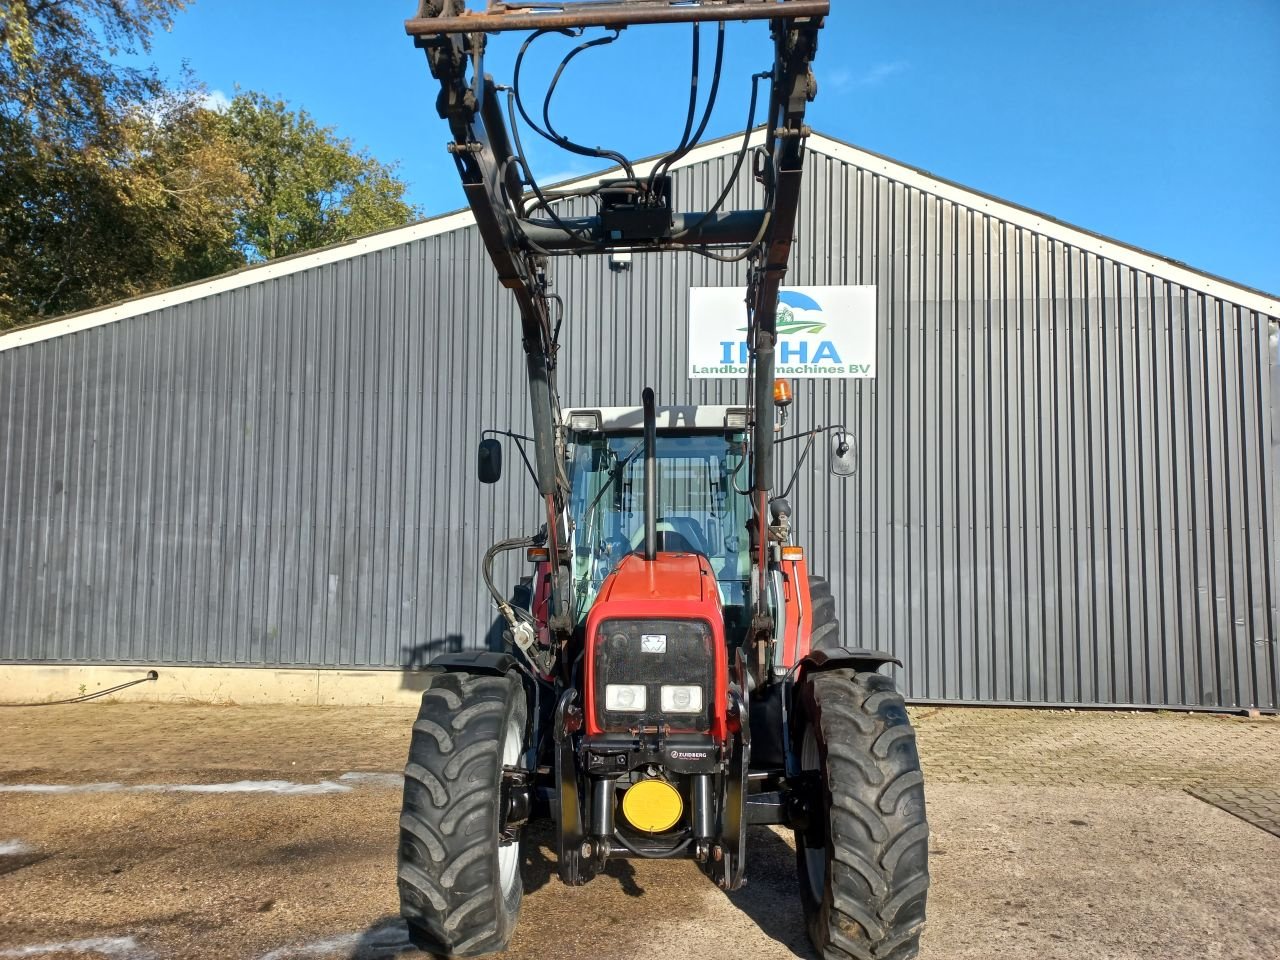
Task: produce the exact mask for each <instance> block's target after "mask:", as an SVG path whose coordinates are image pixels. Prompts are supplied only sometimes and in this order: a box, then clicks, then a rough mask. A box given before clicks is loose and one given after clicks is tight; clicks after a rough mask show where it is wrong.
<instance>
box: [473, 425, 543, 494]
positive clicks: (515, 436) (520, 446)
mask: <svg viewBox="0 0 1280 960" xmlns="http://www.w3.org/2000/svg"><path fill="white" fill-rule="evenodd" d="M490 433H494V434H498V435H499V436H503V437H510V438H511V439H512V440H514V441H515V442H516V452H517V453H519V454H520V459H521V460H523V461H524V468H525V470H527V471H528V472H529V479H531V480H532V481H533V484H534V486H537V485H538V475H537V474H536V473H534V472H533V464H532V463H530V462H529V456H528V454H526V453H525V452H524V441H526V440H527V441H529V442H530V443H532V442H533V437H526V436H525V435H524V434H523V433H512V432H511V431H510V430H481V431H480V439H481V440H483V439H484V438H485V436H487V435H488V434H490Z"/></svg>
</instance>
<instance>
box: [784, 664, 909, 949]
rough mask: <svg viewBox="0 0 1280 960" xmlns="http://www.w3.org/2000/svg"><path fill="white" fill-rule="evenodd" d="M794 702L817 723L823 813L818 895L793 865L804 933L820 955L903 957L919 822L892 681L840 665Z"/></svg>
mask: <svg viewBox="0 0 1280 960" xmlns="http://www.w3.org/2000/svg"><path fill="white" fill-rule="evenodd" d="M801 701H802V703H803V704H804V706H805V713H806V722H816V725H817V728H816V730H815V734H816V736H817V739H818V749H819V753H820V755H821V756H822V758H823V763H822V766H823V769H824V786H823V789H824V794H825V796H824V808H825V809H826V810H827V811H829V812H828V814H827V816H828V817H829V820H828V831H827V832H828V840H827V842H828V843H829V848H828V850H829V853H828V861H827V870H826V873H825V874H824V876H825V877H826V881H825V883H826V886H827V887H828V888H829V893H828V892H827V891H825V890H824V891H819V892H818V896H821V897H822V898H823V899H822V900H821V901H818V900H817V899H815V898H814V895H813V892H812V891H809V890H808V887H809V883H808V881H807V880H805V879H804V873H805V867H804V861H803V859H800V861H799V863H800V868H801V874H802V884H801V885H802V895H803V899H804V901H805V907H806V914H807V915H808V920H809V931H810V936H811V938H812V939H813V941H814V945H815V946H816V947H817V949H818V952H819V953H820V954H821V955H822V956H823V957H825V958H827V960H849V958H856V960H909V958H911V957H915V956H916V955H917V953H918V951H919V939H920V932H921V930H922V929H923V926H924V914H925V900H926V893H927V890H928V886H929V871H928V844H929V826H928V822H927V820H926V818H925V801H924V779H923V776H922V775H921V772H920V758H919V754H918V752H917V749H916V743H915V734H914V732H913V731H912V729H911V725H910V720H909V719H908V717H907V712H906V706H905V704H904V702H903V700H902V697H901V695H900V694H899V693H897V691H896V689H895V685H894V682H893V678H892V677H889V676H886V675H883V674H878V673H872V672H860V671H855V670H853V669H849V668H837V669H833V670H827V671H824V672H822V673H818V674H815V675H813V676H812V677H811V678H809V679H808V680H807V681H806V689H804V690H803V691H802V698H801ZM855 757H856V759H855ZM868 769H872V770H874V771H876V776H875V777H870V776H868V775H867V770H868ZM800 840H801V837H800V836H799V835H798V836H797V850H798V853H799V848H800ZM803 856H804V855H803V854H800V857H801V858H803Z"/></svg>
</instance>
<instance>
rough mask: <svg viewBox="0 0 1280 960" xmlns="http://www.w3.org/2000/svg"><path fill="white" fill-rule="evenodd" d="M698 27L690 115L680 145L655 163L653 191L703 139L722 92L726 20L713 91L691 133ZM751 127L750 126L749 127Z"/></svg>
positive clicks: (713, 73) (718, 43) (651, 180)
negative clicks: (658, 179)
mask: <svg viewBox="0 0 1280 960" xmlns="http://www.w3.org/2000/svg"><path fill="white" fill-rule="evenodd" d="M697 27H698V25H697V24H696V23H695V24H694V51H695V59H694V66H693V80H692V82H691V87H692V90H691V92H690V94H689V116H688V117H687V118H686V119H685V130H684V136H683V137H682V138H681V140H680V146H678V147H676V149H675V150H673V151H672V152H671V153H669V154H667V155H666V156H665V157H663V158H662V159H661V160H660V161H658V162H657V163H656V164H654V167H653V171H652V172H651V173H650V174H649V190H650V192H652V191H653V184H654V182H655V181H656V180H657V178H658V177H659V175H660V174H662V173H665V172H666V171H668V170H670V169H671V165H672V164H674V163H676V162H677V161H679V160H680V159H681V158H682V157H684V156H685V155H686V154H687V153H688V152H689V151H690V150H692V149H693V148H694V147H695V146H697V144H698V141H699V140H701V139H702V135H703V134H704V133H705V132H706V130H707V124H708V123H710V122H711V112H712V111H713V110H714V109H715V106H716V99H717V98H718V97H719V94H720V73H721V68H722V67H723V66H724V21H723V20H721V21H720V30H719V33H718V35H717V37H716V62H715V66H714V67H713V68H712V71H711V91H710V92H709V93H708V94H707V105H706V108H705V109H704V110H703V112H702V121H701V122H700V123H699V124H698V129H697V131H696V132H694V133H692V134H690V125H691V124H692V122H693V114H694V108H695V107H696V106H697V93H698V76H697V70H698V66H697V63H698V61H697V56H696V55H697V51H698V40H697V35H698V32H697ZM748 129H750V127H748Z"/></svg>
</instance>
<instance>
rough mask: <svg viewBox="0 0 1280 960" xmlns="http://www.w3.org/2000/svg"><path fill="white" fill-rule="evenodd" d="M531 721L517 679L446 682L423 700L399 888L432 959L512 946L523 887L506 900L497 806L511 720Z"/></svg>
mask: <svg viewBox="0 0 1280 960" xmlns="http://www.w3.org/2000/svg"><path fill="white" fill-rule="evenodd" d="M510 711H515V713H511V712H510ZM525 712H526V707H525V703H524V691H523V688H522V686H521V683H520V681H519V679H517V678H516V677H514V676H507V677H492V676H473V675H470V674H463V673H440V674H437V675H435V676H433V677H431V679H430V681H429V685H428V688H427V689H426V690H425V691H424V692H423V696H422V708H421V710H420V712H419V715H418V719H417V720H416V722H415V723H414V725H413V736H412V740H411V741H410V747H409V762H408V764H407V765H406V767H405V787H404V805H403V807H402V810H401V816H400V848H399V856H398V871H397V873H398V876H397V879H398V886H399V889H400V913H401V916H403V917H404V919H405V921H406V922H407V924H408V928H409V937H410V940H412V941H413V943H414V944H415V945H416V946H418V947H419V948H421V949H423V950H426V951H427V952H429V953H434V954H436V955H439V956H445V957H466V956H478V955H481V954H486V953H493V952H496V951H500V950H502V949H504V948H505V947H506V945H507V942H508V940H509V939H510V936H511V932H512V929H513V928H514V925H515V914H516V912H518V909H519V900H518V896H519V890H520V885H519V883H518V881H517V884H516V888H515V892H514V894H509V895H508V896H506V897H504V895H503V890H502V886H501V878H500V877H499V874H498V867H497V857H496V856H495V855H494V850H495V846H496V844H497V843H498V842H499V841H498V837H497V826H498V808H497V804H498V797H499V795H500V786H501V778H502V752H501V751H502V742H503V735H504V724H506V723H507V722H509V721H508V720H507V717H508V716H512V717H516V718H518V719H519V720H520V722H522V723H523V722H524V719H525ZM486 821H488V822H487V823H486ZM513 898H514V901H515V902H514V907H513V906H512V899H513Z"/></svg>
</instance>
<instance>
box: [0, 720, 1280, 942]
mask: <svg viewBox="0 0 1280 960" xmlns="http://www.w3.org/2000/svg"><path fill="white" fill-rule="evenodd" d="M915 716H916V720H917V724H918V726H919V731H920V743H921V752H922V755H923V756H924V758H925V764H926V776H927V778H928V798H929V819H930V823H931V826H932V840H931V848H932V861H931V864H932V871H933V889H932V892H931V896H930V911H929V912H930V918H929V927H928V930H927V933H926V936H925V943H924V949H923V951H922V954H921V956H922V958H924V960H946V958H991V957H1001V958H1014V957H1027V958H1063V960H1067V958H1072V960H1076V958H1086V957H1098V958H1128V957H1133V958H1138V957H1141V958H1144V960H1145V958H1152V957H1157V958H1159V957H1168V958H1183V957H1186V958H1192V957H1194V958H1197V960H1200V958H1236V957H1239V958H1250V960H1253V958H1260V957H1276V956H1280V951H1278V950H1277V948H1276V944H1277V943H1280V901H1278V900H1277V895H1276V888H1275V878H1276V877H1277V876H1280V839H1278V838H1277V837H1275V836H1272V835H1271V834H1269V833H1267V832H1264V831H1263V830H1261V829H1258V828H1257V827H1254V826H1252V825H1251V824H1250V823H1249V822H1246V820H1245V819H1241V818H1240V817H1239V816H1233V815H1232V814H1230V813H1227V812H1225V811H1224V810H1223V809H1219V808H1218V807H1215V806H1210V805H1209V804H1208V803H1205V802H1203V801H1201V800H1199V799H1196V798H1194V797H1192V796H1191V795H1189V794H1188V793H1186V792H1185V791H1186V790H1187V789H1193V790H1196V791H1199V792H1201V793H1209V792H1211V791H1217V793H1218V794H1220V795H1221V796H1220V797H1219V799H1221V798H1223V797H1227V796H1230V797H1233V798H1235V799H1237V800H1239V799H1248V798H1249V797H1254V796H1266V795H1267V793H1268V791H1269V792H1270V795H1272V796H1274V794H1275V793H1276V792H1277V791H1280V720H1276V719H1274V718H1262V719H1260V720H1246V719H1243V718H1230V717H1214V716H1188V715H1171V714H1102V713H1068V712H1053V713H1049V712H1035V713H1033V712H1030V711H1009V710H953V709H947V710H919V711H915ZM408 728H409V717H408V714H407V713H406V712H405V711H400V710H381V709H372V708H365V709H340V708H289V709H283V708H282V709H276V708H236V707H217V708H207V707H175V706H151V705H101V704H96V705H83V706H78V707H65V708H63V707H48V708H38V709H31V710H5V711H0V958H8V957H32V956H41V957H60V956H95V955H96V956H108V957H119V958H126V960H142V958H146V957H150V958H153V960H168V958H171V957H172V958H186V957H192V958H194V957H230V958H271V960H285V958H294V957H296V958H302V957H308V958H310V957H316V958H344V957H366V958H373V957H391V956H396V955H398V954H399V953H400V952H401V950H402V948H403V946H404V940H403V931H402V929H401V928H400V926H399V925H398V924H397V922H396V921H395V918H394V914H395V912H396V900H395V887H394V882H393V879H392V878H393V875H394V857H395V823H396V817H397V814H398V808H399V795H398V790H397V789H396V787H395V778H394V777H385V776H382V777H380V776H377V775H376V774H378V773H386V772H388V771H394V770H395V769H396V768H398V767H399V766H400V765H401V764H402V762H403V753H404V750H405V749H406V742H407V733H408ZM361 771H363V772H364V773H365V775H364V776H353V775H352V774H353V773H359V772H361ZM272 781H274V783H272ZM1215 802H1216V801H1215ZM548 844H549V837H548V836H546V835H545V834H541V835H536V836H535V837H533V838H532V842H530V843H528V844H527V845H526V846H527V849H526V856H525V870H524V873H525V882H526V887H527V889H528V891H529V895H528V897H527V899H526V902H525V907H524V913H523V916H522V919H521V924H520V927H519V930H518V933H517V937H516V940H515V942H514V943H513V945H512V951H511V954H510V955H511V956H513V957H517V958H524V957H529V958H533V957H539V958H541V957H545V956H548V955H554V956H556V957H557V958H565V960H573V958H578V957H591V958H592V960H612V958H618V960H621V958H630V957H635V956H653V957H673V958H674V957H689V956H696V957H708V958H719V957H724V958H731V957H732V958H734V960H744V958H750V960H755V958H760V960H766V958H775V957H778V958H785V957H795V956H800V957H808V956H811V954H810V953H809V949H808V946H807V943H806V940H805V936H804V931H803V928H802V924H801V921H800V917H799V903H798V901H797V899H796V895H795V885H794V868H793V859H792V857H793V853H792V851H791V848H790V847H789V845H788V837H787V836H786V835H785V834H784V833H782V832H777V833H775V832H772V831H768V830H760V831H758V832H757V834H756V836H755V838H754V843H753V847H752V864H751V882H750V883H749V884H748V886H747V888H746V889H745V890H744V891H742V892H741V893H739V894H735V895H733V896H732V897H726V896H725V895H724V894H722V893H720V892H719V891H717V890H715V889H714V888H712V887H711V886H710V885H709V884H708V883H707V882H706V881H705V880H704V879H703V878H702V877H701V875H700V874H699V873H698V872H697V871H696V869H694V868H693V867H692V865H690V864H688V863H653V862H643V863H635V864H632V863H626V862H622V863H618V864H616V865H615V867H614V868H613V869H612V870H611V872H610V875H609V876H606V877H602V878H599V879H598V880H596V881H594V882H593V883H591V884H589V885H588V886H586V887H584V888H579V889H566V888H564V887H563V886H561V885H560V884H559V882H558V881H557V880H555V879H553V877H552V873H553V862H552V855H551V853H550V850H549V848H548Z"/></svg>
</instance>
